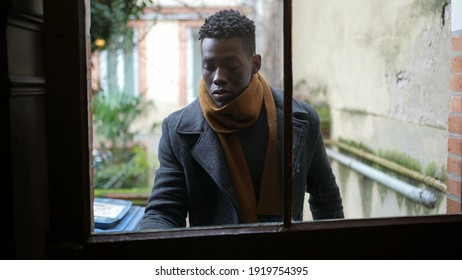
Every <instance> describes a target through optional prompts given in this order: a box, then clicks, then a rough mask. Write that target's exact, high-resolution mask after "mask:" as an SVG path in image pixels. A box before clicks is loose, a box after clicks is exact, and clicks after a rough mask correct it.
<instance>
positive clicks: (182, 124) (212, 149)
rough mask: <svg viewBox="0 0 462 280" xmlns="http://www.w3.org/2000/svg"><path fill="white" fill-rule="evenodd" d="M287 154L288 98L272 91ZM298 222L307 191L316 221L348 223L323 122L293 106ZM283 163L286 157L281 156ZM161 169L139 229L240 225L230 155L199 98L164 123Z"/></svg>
mask: <svg viewBox="0 0 462 280" xmlns="http://www.w3.org/2000/svg"><path fill="white" fill-rule="evenodd" d="M271 91H272V93H273V96H274V101H275V103H276V110H277V118H278V139H279V140H278V143H279V151H280V152H281V151H282V147H281V143H282V141H281V139H282V129H283V93H282V92H281V91H280V90H277V89H274V88H271ZM292 112H293V152H292V156H293V158H294V162H293V173H294V175H293V191H292V192H293V213H292V215H293V219H294V220H301V219H302V218H303V217H302V215H303V204H304V203H303V202H304V199H305V192H308V193H310V198H309V203H310V209H311V213H312V215H313V218H314V219H315V220H318V219H334V218H343V207H342V199H341V197H340V192H339V188H338V186H337V184H336V182H335V177H334V175H333V173H332V169H331V167H330V164H329V162H328V159H327V155H326V151H325V147H324V142H323V139H322V136H321V130H320V124H319V117H318V115H317V114H316V112H315V111H314V109H313V108H312V107H311V106H310V105H308V104H307V103H304V102H300V101H297V100H294V101H293V106H292ZM280 158H281V159H282V158H283V157H282V155H281V156H280ZM159 161H160V167H159V169H158V170H157V171H156V179H155V183H154V187H153V190H152V194H151V196H150V198H149V201H148V205H147V207H146V209H145V215H144V217H143V219H142V221H141V223H140V229H160V228H173V227H184V226H186V217H187V215H188V214H189V224H190V226H210V225H230V224H238V223H239V218H238V212H237V204H236V197H235V195H234V191H233V186H232V184H231V177H230V175H229V173H228V170H227V163H226V158H225V155H224V153H223V151H222V149H221V144H220V141H219V140H218V137H217V135H216V133H215V132H214V131H213V130H212V128H211V127H210V126H209V124H208V123H207V121H206V120H205V118H204V116H203V114H202V110H201V107H200V104H199V101H198V99H196V100H195V101H194V102H192V103H191V104H190V105H188V106H187V107H185V108H183V109H181V110H179V111H177V112H174V113H172V114H171V115H170V116H168V117H167V118H166V119H165V120H164V122H163V124H162V137H161V141H160V145H159Z"/></svg>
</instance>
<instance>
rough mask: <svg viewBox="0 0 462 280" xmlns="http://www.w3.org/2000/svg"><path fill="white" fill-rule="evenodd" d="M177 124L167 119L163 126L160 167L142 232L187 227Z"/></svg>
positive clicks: (185, 195) (142, 224)
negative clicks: (177, 149) (177, 148)
mask: <svg viewBox="0 0 462 280" xmlns="http://www.w3.org/2000/svg"><path fill="white" fill-rule="evenodd" d="M173 123H174V122H172V119H171V118H167V119H165V120H164V121H163V123H162V136H161V139H160V143H159V150H158V156H159V164H160V165H159V168H158V169H157V171H156V175H155V180H154V186H153V188H152V193H151V195H150V197H149V200H148V204H147V206H146V208H145V214H144V216H143V219H142V220H141V223H140V229H142V230H143V229H166V228H175V227H185V226H186V215H187V207H186V204H187V191H186V180H185V173H184V170H183V166H182V165H181V163H180V161H179V160H178V157H177V155H176V154H175V149H174V143H173V141H172V140H173V139H174V138H175V137H177V136H176V132H175V129H174V125H173Z"/></svg>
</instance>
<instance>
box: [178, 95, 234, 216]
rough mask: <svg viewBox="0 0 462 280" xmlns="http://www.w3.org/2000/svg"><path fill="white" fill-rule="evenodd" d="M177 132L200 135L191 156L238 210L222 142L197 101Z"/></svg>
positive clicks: (188, 111) (186, 113)
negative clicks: (206, 119)
mask: <svg viewBox="0 0 462 280" xmlns="http://www.w3.org/2000/svg"><path fill="white" fill-rule="evenodd" d="M177 132H178V133H180V134H197V135H198V140H197V143H196V144H195V145H194V147H193V148H192V149H191V156H192V157H193V158H194V159H195V160H196V161H197V163H198V164H199V165H201V166H202V168H203V169H204V170H205V171H206V172H207V173H208V174H209V175H210V177H211V178H212V179H213V181H214V182H215V184H216V185H217V186H218V188H219V189H220V190H221V191H222V192H223V193H224V194H225V195H226V196H227V197H228V198H229V199H230V201H231V202H232V203H233V205H234V206H235V207H236V209H237V200H236V197H235V195H234V191H233V187H232V184H231V177H230V175H229V172H228V167H227V163H226V159H225V155H224V153H223V151H222V149H221V144H220V141H219V140H218V138H217V135H216V134H215V132H214V131H213V130H212V128H211V127H210V126H209V125H208V124H207V122H206V121H205V118H204V116H203V114H202V110H201V108H200V105H199V102H198V100H197V99H196V100H195V101H194V102H193V103H192V104H191V106H188V107H187V108H186V110H185V111H184V113H183V115H182V117H181V120H180V122H179V124H178V127H177Z"/></svg>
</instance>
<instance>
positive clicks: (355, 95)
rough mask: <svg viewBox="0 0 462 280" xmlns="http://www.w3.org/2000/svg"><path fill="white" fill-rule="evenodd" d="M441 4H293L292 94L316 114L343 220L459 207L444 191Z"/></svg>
mask: <svg viewBox="0 0 462 280" xmlns="http://www.w3.org/2000/svg"><path fill="white" fill-rule="evenodd" d="M449 6H450V5H448V4H447V3H446V2H444V1H434V2H432V3H429V2H425V1H424V2H422V1H401V0H391V1H369V0H355V1H343V2H342V1H335V0H332V1H314V0H312V1H305V0H294V1H293V34H294V36H293V57H294V59H293V71H294V97H295V98H296V99H302V100H304V101H307V102H308V103H310V104H311V105H312V106H313V107H314V108H315V109H316V110H317V112H318V114H319V117H320V120H321V130H322V135H323V137H324V138H323V139H324V141H325V143H326V144H327V145H326V146H327V153H328V156H329V160H330V161H331V165H332V167H333V171H334V174H335V176H336V181H337V184H338V185H339V187H340V190H341V196H342V199H343V206H344V213H345V217H346V218H370V217H386V216H414V215H431V214H441V213H447V202H448V200H449V199H452V200H454V201H459V202H460V197H456V196H455V195H452V194H447V193H446V191H447V186H446V181H447V177H448V176H447V174H448V172H447V162H448V115H449V109H450V106H449V98H450V95H449V94H448V93H449V92H451V89H450V83H449V81H450V67H451V55H452V54H451V47H450V44H451V36H450V34H451V33H450V24H449V22H448V19H449V9H450V7H449ZM308 187H309V186H308ZM450 196H451V197H450ZM312 219H313V218H312V217H311V213H310V211H309V210H308V207H305V216H304V220H306V221H310V220H312Z"/></svg>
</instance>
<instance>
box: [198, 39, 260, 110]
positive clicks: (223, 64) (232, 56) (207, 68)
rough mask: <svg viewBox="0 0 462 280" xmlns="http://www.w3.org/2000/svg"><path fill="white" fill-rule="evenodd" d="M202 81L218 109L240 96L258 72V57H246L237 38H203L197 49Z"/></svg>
mask: <svg viewBox="0 0 462 280" xmlns="http://www.w3.org/2000/svg"><path fill="white" fill-rule="evenodd" d="M201 52H202V77H203V78H204V81H205V85H206V87H207V91H208V93H209V95H210V96H211V97H212V99H213V101H214V102H215V104H216V105H217V106H218V107H222V106H224V105H226V104H227V103H229V102H230V101H231V100H233V99H234V98H235V97H237V96H238V95H239V94H241V93H242V92H243V91H244V90H245V89H246V88H247V86H248V85H249V83H250V80H251V79H252V76H253V74H255V73H257V72H258V70H260V65H261V58H260V55H253V56H252V57H249V55H248V54H247V53H246V51H245V50H244V48H243V46H242V40H241V39H240V38H237V37H233V38H229V39H212V38H204V39H203V40H202V46H201Z"/></svg>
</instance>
